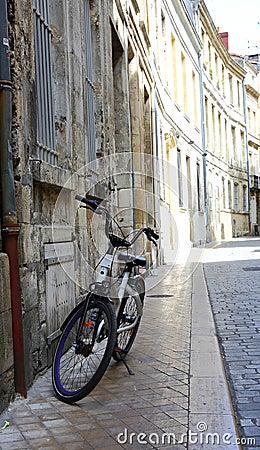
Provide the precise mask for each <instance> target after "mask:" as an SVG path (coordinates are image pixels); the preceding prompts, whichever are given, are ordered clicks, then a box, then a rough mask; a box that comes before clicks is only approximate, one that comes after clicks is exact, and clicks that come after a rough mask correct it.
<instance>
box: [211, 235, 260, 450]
mask: <svg viewBox="0 0 260 450" xmlns="http://www.w3.org/2000/svg"><path fill="white" fill-rule="evenodd" d="M205 262H206V263H205V264H204V272H205V276H206V282H207V286H208V291H209V297H210V302H211V305H212V310H213V314H214V318H215V323H216V329H217V335H218V339H219V342H220V348H221V350H222V353H223V360H224V366H225V370H226V374H227V378H228V381H229V386H230V391H231V395H232V401H233V406H234V410H235V414H236V418H237V423H238V426H239V431H240V436H244V437H245V438H248V439H250V438H255V439H256V444H255V447H254V448H258V449H259V448H260V427H259V425H260V385H259V380H260V345H259V344H260V333H259V330H260V310H259V300H260V276H259V275H260V240H259V239H236V240H233V241H232V242H226V243H223V244H221V245H218V246H216V247H215V248H212V249H207V250H206V256H205ZM244 448H251V446H250V445H249V446H248V447H247V446H246V445H245V446H244ZM252 448H253V446H252Z"/></svg>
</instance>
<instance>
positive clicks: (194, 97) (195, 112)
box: [192, 71, 198, 125]
mask: <svg viewBox="0 0 260 450" xmlns="http://www.w3.org/2000/svg"><path fill="white" fill-rule="evenodd" d="M192 90H193V120H194V124H195V125H197V123H198V111H197V85H196V74H195V72H193V71H192Z"/></svg>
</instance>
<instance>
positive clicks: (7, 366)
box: [0, 253, 14, 412]
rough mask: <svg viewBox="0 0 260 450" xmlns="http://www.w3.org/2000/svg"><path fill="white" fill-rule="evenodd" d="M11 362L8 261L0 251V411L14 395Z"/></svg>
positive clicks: (11, 341) (11, 339)
mask: <svg viewBox="0 0 260 450" xmlns="http://www.w3.org/2000/svg"><path fill="white" fill-rule="evenodd" d="M13 363H14V362H13V338H12V313H11V291H10V275H9V261H8V256H7V255H6V254H4V253H0V380H1V381H0V412H1V411H3V409H4V408H5V407H6V406H7V405H8V402H9V401H10V400H11V398H12V397H13V395H14V381H13V377H14V366H13Z"/></svg>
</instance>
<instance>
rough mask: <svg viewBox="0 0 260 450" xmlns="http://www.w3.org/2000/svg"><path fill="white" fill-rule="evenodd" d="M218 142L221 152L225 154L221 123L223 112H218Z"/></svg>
mask: <svg viewBox="0 0 260 450" xmlns="http://www.w3.org/2000/svg"><path fill="white" fill-rule="evenodd" d="M218 143H219V153H220V155H221V156H222V155H223V142H222V124H221V113H220V112H218Z"/></svg>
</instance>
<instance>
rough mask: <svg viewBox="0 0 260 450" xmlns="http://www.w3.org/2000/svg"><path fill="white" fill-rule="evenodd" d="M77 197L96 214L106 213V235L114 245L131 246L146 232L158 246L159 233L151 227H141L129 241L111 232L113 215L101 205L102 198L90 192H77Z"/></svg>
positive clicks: (149, 238) (150, 239)
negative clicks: (83, 193) (110, 221)
mask: <svg viewBox="0 0 260 450" xmlns="http://www.w3.org/2000/svg"><path fill="white" fill-rule="evenodd" d="M75 199H76V200H79V201H80V202H82V203H85V205H87V206H86V207H88V208H89V209H90V210H91V211H93V212H95V213H96V214H102V213H104V214H105V216H106V227H105V232H106V236H107V237H108V239H109V240H110V242H111V244H112V246H113V247H130V246H131V245H133V244H134V242H135V241H136V240H137V239H138V238H139V236H140V235H141V234H142V233H145V235H146V237H147V239H148V240H149V241H151V242H153V243H154V245H156V246H157V244H156V242H155V241H157V240H158V239H159V235H158V234H157V233H155V231H154V230H153V229H152V228H150V227H145V228H140V230H138V232H137V233H136V235H135V236H134V237H133V239H132V240H131V241H127V240H126V239H122V238H119V237H118V236H115V235H113V234H111V233H109V219H112V217H111V216H110V214H109V212H108V210H107V209H106V208H104V207H103V206H101V202H102V201H103V200H102V199H100V198H98V197H94V196H92V195H88V194H86V196H85V197H82V196H81V195H78V194H76V196H75ZM97 209H99V211H97Z"/></svg>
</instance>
